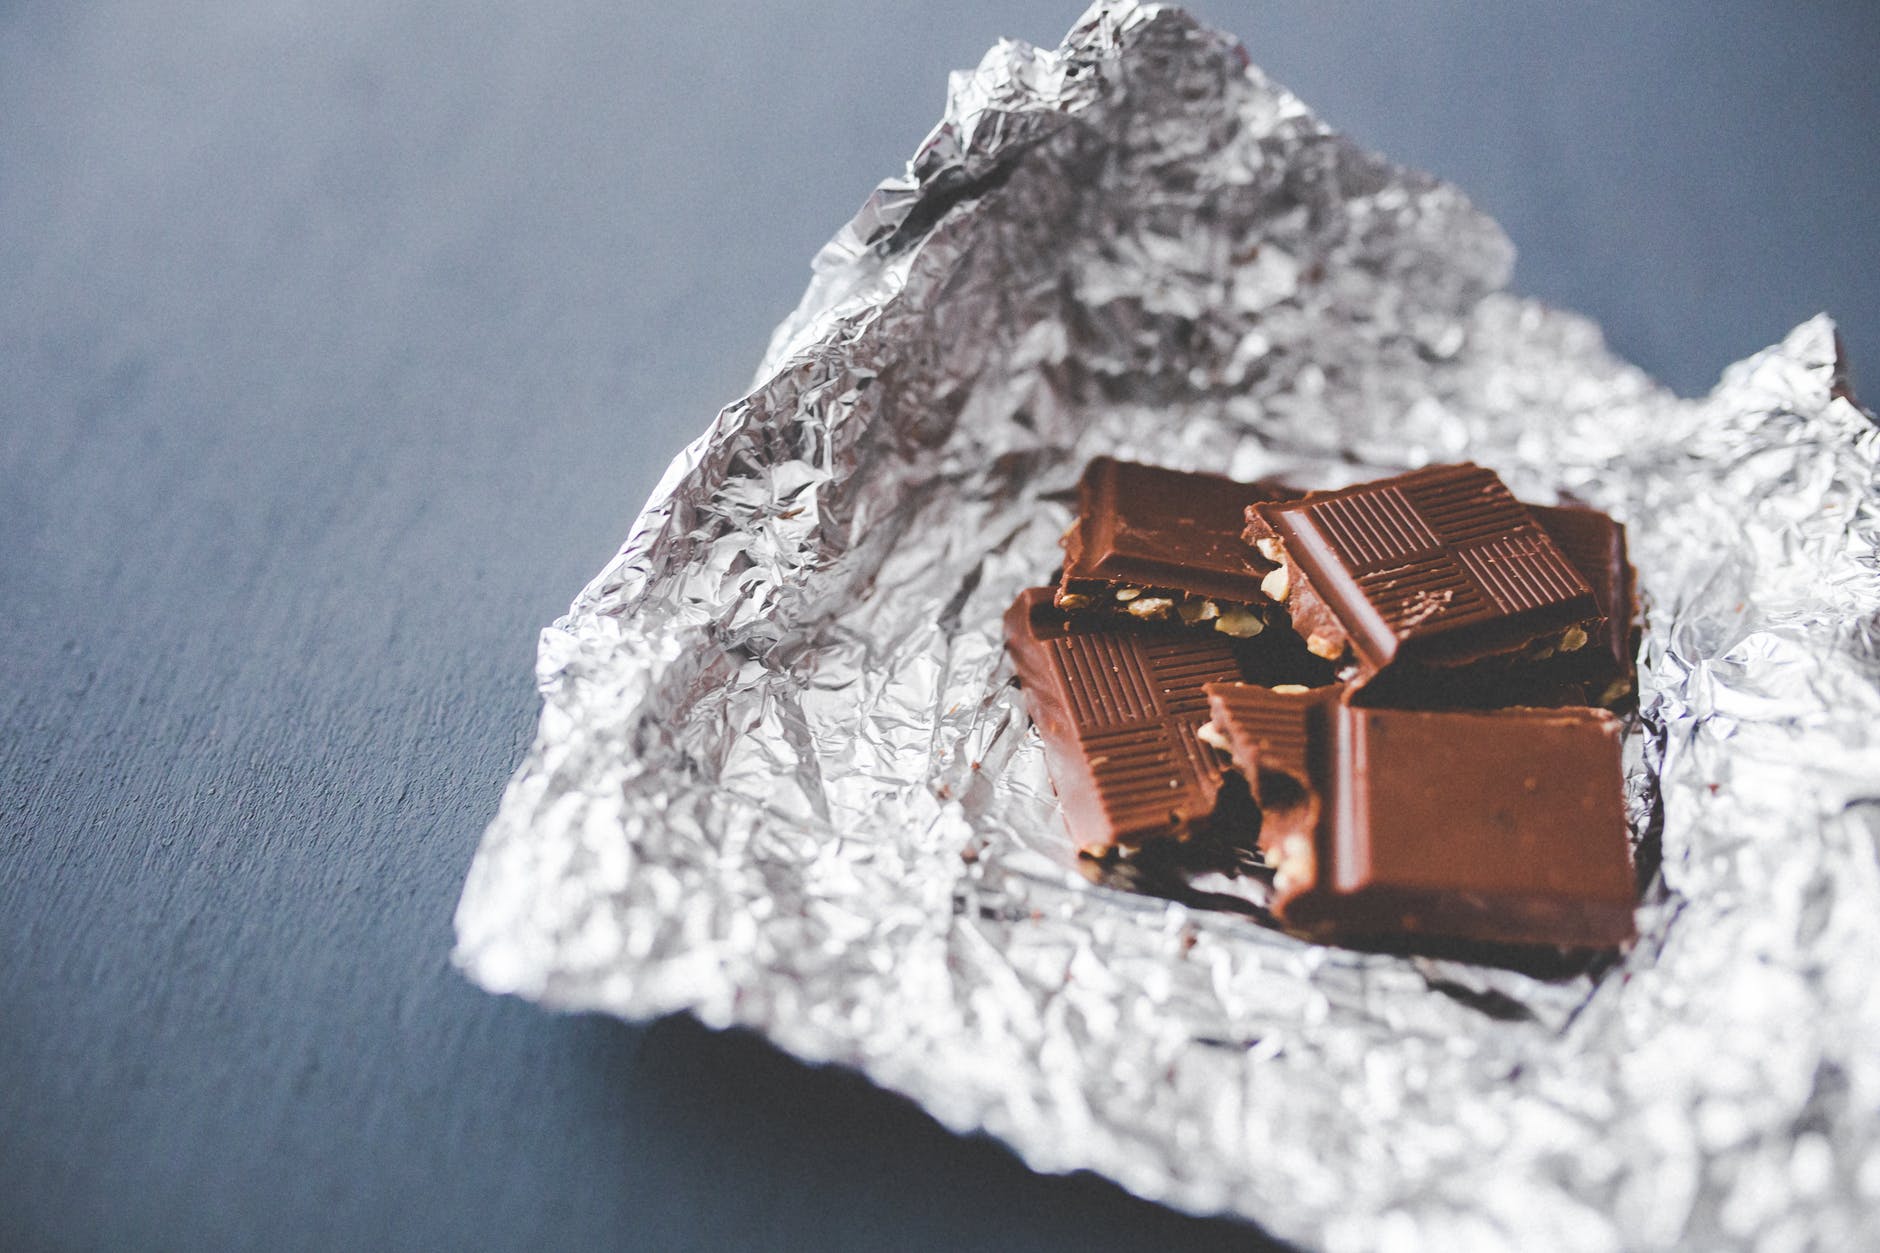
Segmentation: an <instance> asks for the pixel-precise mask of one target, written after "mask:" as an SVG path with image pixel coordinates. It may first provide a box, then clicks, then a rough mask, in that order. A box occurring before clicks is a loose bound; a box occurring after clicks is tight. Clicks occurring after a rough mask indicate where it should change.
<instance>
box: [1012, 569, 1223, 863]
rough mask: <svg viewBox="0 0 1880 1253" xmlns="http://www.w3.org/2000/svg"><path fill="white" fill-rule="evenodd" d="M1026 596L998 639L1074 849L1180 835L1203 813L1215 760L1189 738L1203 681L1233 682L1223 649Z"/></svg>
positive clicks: (1189, 634)
mask: <svg viewBox="0 0 1880 1253" xmlns="http://www.w3.org/2000/svg"><path fill="white" fill-rule="evenodd" d="M1051 598H1052V593H1051V589H1049V588H1032V589H1030V590H1028V591H1025V592H1022V593H1020V594H1019V598H1018V599H1017V601H1015V602H1014V603H1013V605H1012V607H1011V608H1010V609H1009V610H1007V611H1006V615H1005V642H1006V647H1007V649H1008V650H1009V651H1010V652H1011V654H1012V660H1013V664H1014V666H1015V667H1016V669H1017V671H1018V679H1019V686H1020V689H1021V691H1022V692H1023V694H1024V698H1025V704H1026V708H1027V709H1028V710H1029V711H1030V713H1031V719H1032V722H1033V723H1034V724H1036V726H1037V728H1038V731H1039V734H1040V735H1041V736H1042V737H1043V739H1044V750H1045V760H1046V762H1047V764H1048V765H1049V767H1050V770H1051V780H1052V782H1053V784H1055V785H1056V787H1057V793H1058V800H1059V802H1060V803H1061V804H1062V805H1063V807H1064V817H1065V821H1066V823H1067V824H1068V825H1069V827H1070V830H1071V835H1072V837H1073V838H1074V839H1075V840H1076V842H1077V846H1078V848H1079V849H1080V850H1081V851H1083V852H1086V853H1090V854H1092V855H1102V854H1105V853H1107V852H1109V851H1110V850H1112V849H1115V848H1117V847H1135V846H1138V845H1140V844H1143V843H1145V842H1148V841H1153V840H1163V839H1180V838H1185V837H1186V836H1188V835H1189V834H1191V833H1192V832H1194V831H1195V830H1197V829H1198V828H1200V827H1201V826H1203V825H1204V824H1206V823H1207V821H1208V820H1209V818H1210V817H1211V816H1212V815H1213V813H1214V810H1215V805H1216V801H1217V799H1218V797H1219V794H1220V790H1221V780H1222V776H1223V773H1224V769H1225V762H1224V761H1223V760H1222V758H1221V757H1220V755H1219V754H1217V753H1216V752H1215V751H1214V750H1213V749H1212V748H1210V747H1208V745H1206V744H1204V743H1202V742H1201V740H1200V739H1199V738H1197V736H1196V732H1197V731H1198V730H1199V729H1200V727H1201V726H1202V725H1203V724H1204V723H1206V722H1207V720H1208V702H1207V696H1206V694H1205V692H1204V691H1203V688H1204V687H1205V685H1206V684H1208V683H1210V682H1220V681H1235V680H1238V679H1240V678H1241V676H1242V668H1241V664H1240V661H1239V659H1238V657H1237V656H1236V653H1235V649H1234V647H1233V644H1234V641H1232V640H1231V639H1229V638H1228V637H1226V636H1222V635H1215V634H1213V633H1211V632H1202V631H1191V630H1187V629H1185V628H1183V627H1181V626H1180V625H1179V624H1175V625H1163V626H1159V627H1158V626H1151V625H1146V624H1140V623H1124V622H1112V621H1108V620H1105V619H1100V618H1077V617H1073V616H1069V615H1066V614H1065V613H1063V612H1062V611H1061V610H1059V609H1057V608H1055V607H1054V606H1053V605H1052V603H1051Z"/></svg>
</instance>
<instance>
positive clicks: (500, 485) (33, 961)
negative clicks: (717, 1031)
mask: <svg viewBox="0 0 1880 1253" xmlns="http://www.w3.org/2000/svg"><path fill="white" fill-rule="evenodd" d="M808 7H809V6H786V5H750V6H744V5H737V4H692V5H686V6H653V5H643V6H641V5H632V4H628V5H621V4H607V3H600V2H599V0H595V2H593V3H584V2H582V0H537V2H536V3H532V4H528V5H515V6H502V5H495V4H469V3H442V2H427V0H397V2H392V0H335V2H333V3H325V4H318V5H315V4H300V3H287V2H286V0H264V2H252V3H243V2H238V0H230V2H229V3H225V4H202V3H177V2H152V3H108V2H107V3H96V4H90V5H76V4H67V3H60V2H58V0H12V2H5V3H0V1247H4V1248H8V1249H14V1248H143V1247H149V1248H219V1247H230V1248H235V1247H266V1248H294V1247H324V1248H342V1247H343V1248H380V1247H386V1248H389V1247H413V1248H442V1247H477V1248H492V1249H503V1248H544V1247H590V1246H607V1247H621V1248H656V1249H693V1248H696V1249H721V1248H740V1247H764V1248H771V1247H775V1248H804V1249H824V1248H829V1249H886V1248H1000V1249H1033V1248H1036V1249H1053V1248H1064V1249H1071V1248H1077V1249H1092V1248H1103V1249H1162V1248H1169V1247H1195V1248H1229V1247H1244V1246H1245V1245H1246V1244H1247V1243H1248V1242H1249V1241H1250V1240H1251V1239H1252V1236H1251V1234H1250V1232H1249V1230H1248V1229H1247V1228H1244V1227H1236V1226H1232V1225H1229V1224H1226V1223H1219V1222H1201V1221H1197V1220H1192V1219H1186V1218H1181V1217H1178V1216H1176V1215H1173V1214H1171V1213H1169V1212H1167V1211H1164V1210H1161V1209H1158V1208H1156V1207H1154V1206H1150V1205H1147V1204H1144V1203H1142V1202H1138V1201H1135V1200H1133V1199H1131V1198H1128V1197H1126V1196H1125V1195H1124V1194H1122V1193H1121V1192H1120V1191H1118V1190H1117V1189H1115V1188H1113V1187H1111V1186H1110V1185H1108V1184H1107V1183H1103V1182H1101V1181H1098V1180H1095V1179H1092V1178H1088V1177H1083V1178H1072V1179H1044V1178H1039V1177H1036V1176H1033V1175H1031V1174H1030V1173H1029V1172H1027V1171H1026V1170H1025V1169H1024V1168H1023V1167H1022V1166H1020V1165H1019V1164H1018V1163H1017V1162H1016V1161H1015V1160H1014V1159H1013V1158H1011V1157H1010V1156H1009V1155H1008V1154H1006V1153H1005V1152H1004V1151H1003V1150H1002V1149H1000V1148H999V1147H998V1146H996V1145H994V1144H992V1143H990V1142H988V1141H984V1140H962V1139H956V1138H954V1137H951V1136H949V1135H947V1134H945V1133H944V1132H942V1131H941V1130H940V1129H939V1128H938V1127H937V1126H936V1125H935V1124H933V1123H932V1122H930V1121H928V1120H927V1119H926V1118H925V1116H924V1115H922V1114H920V1113H919V1112H918V1111H916V1110H914V1109H913V1108H911V1107H910V1106H908V1105H906V1104H904V1103H902V1102H900V1101H898V1100H896V1099H894V1098H891V1097H888V1096H885V1095H883V1094H881V1093H878V1092H876V1091H874V1090H873V1089H871V1088H869V1087H868V1086H867V1085H865V1084H864V1083H862V1082H861V1081H860V1080H858V1079H855V1078H853V1077H852V1076H848V1075H845V1074H842V1073H840V1072H830V1071H812V1070H809V1069H806V1068H804V1067H801V1066H799V1065H797V1064H796V1063H795V1062H792V1061H790V1060H788V1059H786V1058H784V1057H782V1056H781V1055H779V1054H777V1053H775V1052H774V1051H772V1050H771V1049H769V1047H768V1046H767V1045H764V1044H763V1043H762V1042H760V1041H757V1040H755V1039H752V1038H749V1037H745V1036H740V1035H714V1034H712V1033H709V1032H706V1031H704V1030H703V1029H702V1028H700V1027H698V1026H697V1025H696V1024H694V1023H691V1022H690V1021H687V1020H673V1021H668V1022H666V1023H662V1024H658V1025H655V1026H652V1027H650V1028H648V1027H629V1026H625V1025H621V1024H617V1023H613V1022H610V1021H605V1020H600V1019H594V1018H580V1017H566V1016H556V1015H552V1014H548V1013H545V1012H543V1011H541V1010H538V1009H536V1008H534V1007H532V1006H530V1005H526V1004H522V1003H517V1002H513V1001H505V1000H500V999H497V998H494V997H490V996H487V995H485V994H484V993H482V992H480V991H478V990H476V989H474V988H472V987H471V986H469V985H468V984H466V983H465V982H463V981H462V980H461V979H460V978H459V977H458V976H457V975H456V974H455V973H454V972H453V971H452V969H451V968H450V966H449V965H448V961H447V952H448V949H449V945H450V942H451V931H450V919H451V912H452V909H453V907H454V905H455V902H456V898H457V892H458V888H459V885H460V883H461V879H462V875H463V872H464V869H465V867H466V865H467V863H468V861H469V857H470V853H471V850H472V848H473V847H474V845H475V843H476V840H477V838H478V836H479V834H480V833H481V830H482V828H483V825H484V824H485V823H486V822H487V821H488V819H489V817H490V816H491V814H492V812H493V811H494V807H495V804H496V799H497V796H498V793H499V791H500V789H501V787H502V784H503V782H504V780H505V779H506V777H507V776H508V774H509V772H510V770H511V769H512V768H513V767H514V765H515V763H516V761H517V760H518V757H519V755H520V753H521V751H522V749H523V746H524V744H525V743H526V741H527V739H528V737H529V735H530V733H531V730H532V727H533V723H534V720H535V713H536V701H535V697H534V694H533V692H532V689H531V685H530V668H531V661H532V655H533V650H534V644H535V632H536V629H537V628H538V627H539V626H540V625H542V624H543V623H545V622H546V621H547V620H549V619H550V618H552V617H553V616H554V615H555V614H556V613H557V612H559V610H560V609H561V608H562V607H563V606H564V605H565V604H566V602H567V600H568V598H569V597H570V596H571V595H572V594H573V593H574V591H575V590H576V589H577V588H578V587H579V586H580V584H581V583H582V582H583V581H585V579H586V578H587V577H588V575H589V574H591V573H592V572H593V571H594V570H596V569H597V568H598V567H599V566H600V565H601V563H602V562H603V561H604V560H605V559H606V558H607V557H608V556H609V555H610V554H611V553H612V551H613V549H614V548H615V546H616V545H617V543H618V542H619V540H620V539H621V538H622V537H623V536H624V535H625V533H626V530H627V528H628V525H629V522H630V521H631V519H632V517H633V515H634V513H635V511H636V510H637V508H638V506H639V504H640V503H641V501H642V500H643V499H644V497H645V495H646V493H647V491H648V490H649V489H650V488H651V486H652V484H653V483H654V481H655V479H656V478H657V476H658V474H659V472H660V470H661V469H662V468H663V466H664V464H665V462H666V461H667V459H668V458H669V457H670V456H671V455H672V454H673V453H674V452H675V451H677V449H678V448H679V447H680V445H681V444H682V443H683V442H684V441H685V440H686V439H687V438H688V437H689V436H690V435H691V434H692V433H694V432H695V431H696V430H697V429H698V428H699V427H701V426H702V425H703V423H704V422H705V421H706V420H707V418H708V417H709V416H710V414H711V413H712V412H713V411H714V410H715V409H716V408H717V407H718V406H719V405H720V404H722V403H723V402H725V401H727V400H728V399H730V398H731V397H732V396H734V395H735V394H736V393H737V391H738V390H739V389H740V388H741V386H742V385H743V383H744V382H745V380H746V379H747V377H748V374H749V371H750V370H751V368H752V366H753V365H754V363H755V361H756V359H757V356H758V353H759V351H760V349H761V346H762V344H763V342H764V339H765V337H766V334H767V332H768V330H769V328H770V327H771V326H772V325H773V324H774V323H775V321H776V320H777V319H778V318H779V317H781V316H782V314H783V313H784V312H785V311H786V310H787V309H788V308H789V307H790V306H791V305H792V304H793V303H794V301H795V298H796V296H797V294H798V292H799V291H800V289H801V286H802V284H803V282H804V280H805V278H806V275H807V270H806V263H807V260H808V258H809V257H810V255H811V254H812V253H813V251H814V250H815V248H816V247H817V246H818V245H819V244H820V243H821V242H822V241H823V240H824V239H825V238H826V237H827V236H828V235H830V234H831V233H832V232H833V231H834V230H835V228H836V227H837V226H838V225H840V223H841V222H842V221H843V220H844V219H845V218H846V217H847V216H848V214H849V213H850V212H851V211H852V210H853V209H854V208H855V206H856V205H857V204H858V203H859V202H860V200H861V199H862V197H863V196H864V195H865V193H866V192H867V191H868V189H869V188H870V186H871V185H872V184H873V183H874V182H875V181H876V180H877V179H878V178H880V177H882V176H884V175H887V174H890V173H892V172H894V171H896V170H897V169H898V168H899V166H900V163H901V162H902V161H903V160H904V159H905V158H906V157H907V155H908V154H909V153H911V152H912V150H913V148H914V145H915V144H916V143H917V142H918V140H919V139H920V137H921V136H922V134H923V133H924V132H925V131H926V129H927V127H928V126H929V125H930V124H931V123H932V121H933V120H934V119H935V117H936V116H937V115H938V111H939V105H940V98H941V92H942V88H943V84H944V75H945V71H947V70H948V69H950V68H956V67H963V66H968V65H971V64H973V63H974V62H976V61H977V59H978V57H979V54H980V53H981V52H982V51H983V49H984V48H985V46H986V45H987V44H989V43H990V42H991V40H992V39H993V38H994V37H995V36H998V35H1012V36H1018V37H1023V38H1027V39H1030V40H1033V41H1034V42H1055V41H1056V39H1057V38H1058V36H1059V35H1060V34H1061V33H1062V31H1063V29H1064V28H1065V27H1066V26H1068V25H1069V24H1070V22H1071V21H1072V19H1073V18H1074V17H1075V16H1076V10H1075V8H1074V7H1073V6H1072V5H1068V4H1055V3H1053V4H1046V3H1036V2H1027V3H1022V4H1003V5H998V4H992V3H989V2H988V0H969V2H965V3H954V4H947V5H934V4H925V3H918V2H916V0H894V2H893V3H877V4H863V3H860V2H859V0H843V2H841V3H830V4H824V5H819V6H815V7H814V9H813V11H810V12H803V13H799V12H795V11H793V10H795V9H797V8H808ZM1568 10H1570V12H1569V11H1568ZM1647 10H1649V11H1647ZM1204 14H1205V16H1208V17H1209V18H1211V19H1212V20H1214V21H1215V22H1216V23H1218V24H1220V25H1223V26H1225V27H1227V28H1229V29H1231V30H1233V31H1235V32H1236V33H1238V34H1240V35H1241V36H1242V37H1243V38H1244V39H1246V40H1247V42H1248V44H1249V45H1250V47H1251V49H1252V52H1253V55H1254V57H1255V59H1256V60H1258V61H1259V62H1261V63H1262V64H1264V65H1265V66H1266V67H1267V68H1268V69H1269V70H1270V71H1271V72H1272V73H1273V74H1274V75H1275V76H1276V77H1278V78H1279V79H1281V80H1282V81H1284V82H1287V83H1289V84H1290V85H1292V86H1293V87H1294V88H1295V89H1297V90H1298V91H1300V92H1301V94H1303V95H1304V96H1305V97H1306V98H1307V99H1308V100H1309V101H1311V102H1312V103H1314V104H1315V105H1316V106H1317V107H1318V108H1319V109H1320V110H1321V112H1322V113H1323V114H1324V115H1325V116H1326V117H1328V118H1329V119H1331V120H1332V121H1333V122H1335V123H1337V124H1339V125H1341V126H1343V127H1344V128H1346V129H1347V130H1349V131H1350V132H1351V133H1353V134H1355V135H1356V136H1358V137H1359V138H1360V139H1362V140H1363V141H1365V142H1367V143H1369V144H1371V145H1373V146H1375V147H1378V148H1381V149H1383V150H1385V151H1387V152H1389V153H1391V154H1392V155H1393V156H1396V157H1398V158H1399V159H1402V160H1405V161H1408V162H1411V163H1414V164H1419V165H1423V166H1425V167H1427V168H1430V169H1433V170H1435V171H1437V172H1438V173H1440V174H1443V175H1446V176H1448V177H1451V178H1453V179H1454V180H1456V181H1457V182H1459V183H1460V184H1462V185H1463V186H1464V187H1465V188H1467V189H1468V190H1469V191H1470V192H1471V193H1472V194H1473V195H1474V196H1475V197H1476V199H1477V200H1478V201H1479V202H1480V203H1481V204H1482V205H1484V206H1485V207H1486V208H1487V209H1489V210H1490V211H1491V212H1493V213H1495V214H1496V215H1497V216H1498V217H1499V218H1500V219H1501V221H1502V222H1503V223H1504V225H1506V227H1507V228H1508V230H1509V232H1510V234H1511V235H1512V236H1513V237H1514V239H1515V241H1516V242H1517V244H1519V245H1520V247H1521V249H1522V262H1521V265H1520V270H1519V274H1518V284H1519V286H1520V287H1521V288H1522V289H1524V290H1526V291H1529V292H1532V293H1535V294H1538V295H1541V296H1544V297H1547V298H1549V299H1552V300H1555V301H1557V302H1559V303H1562V304H1566V305H1570V306H1573V307H1576V308H1578V309H1581V310H1583V311H1585V312H1588V313H1590V314H1593V315H1595V316H1597V317H1598V318H1600V319H1601V320H1602V321H1603V322H1604V324H1605V326H1606V328H1607V330H1608V333H1609V337H1610V339H1611V341H1612V342H1613V344H1614V345H1615V346H1616V347H1617V348H1618V349H1619V350H1621V351H1622V352H1624V353H1626V354H1627V355H1629V356H1631V357H1632V358H1634V359H1635V360H1637V361H1638V362H1639V363H1640V364H1642V365H1644V366H1646V367H1647V368H1648V369H1650V370H1652V371H1654V372H1655V373H1657V374H1658V375H1659V376H1660V377H1661V378H1663V379H1665V380H1666V381H1668V382H1669V383H1671V384H1672V385H1674V386H1676V387H1677V388H1679V389H1680V390H1683V391H1687V392H1694V391H1701V390H1702V389H1704V388H1705V387H1707V386H1708V385H1709V383H1710V381H1711V380H1712V379H1713V378H1714V377H1715V374H1716V372H1717V370H1718V369H1719V368H1720V367H1721V366H1723V365H1724V364H1725V363H1726V362H1728V361H1730V360H1732V359H1734V358H1736V357H1738V356H1741V355H1744V354H1746V353H1748V352H1751V351H1753V350H1755V349H1756V348H1758V347H1760V346H1762V345H1764V344H1765V343H1768V342H1769V341H1772V340H1774V339H1776V338H1778V337H1779V336H1781V335H1782V334H1783V333H1784V332H1785V331H1786V330H1787V329H1788V328H1789V327H1790V326H1791V325H1793V324H1794V323H1795V322H1797V321H1799V320H1801V319H1802V318H1804V317H1806V316H1808V315H1810V314H1812V313H1814V312H1816V311H1817V310H1819V309H1823V308H1825V309H1827V310H1829V311H1830V312H1832V313H1834V314H1836V315H1837V316H1838V317H1839V318H1840V319H1841V320H1842V323H1843V326H1844V328H1845V331H1846V338H1847V340H1848V343H1849V346H1850V348H1851V349H1852V351H1853V354H1854V357H1855V360H1856V365H1857V367H1858V365H1859V364H1860V362H1861V361H1863V360H1864V361H1866V362H1868V363H1869V364H1871V363H1873V362H1874V361H1875V360H1876V358H1880V236H1877V235H1876V232H1875V230H1874V228H1873V225H1872V222H1871V218H1872V214H1873V211H1874V207H1875V205H1876V204H1880V174H1877V173H1876V170H1877V169H1880V163H1876V161H1875V159H1874V158H1875V156H1876V143H1875V133H1876V129H1875V128H1876V122H1880V107H1877V103H1876V91H1875V73H1874V67H1875V65H1876V61H1877V57H1876V54H1880V6H1875V5H1872V4H1870V3H1865V2H1860V0H1852V2H1848V3H1840V4H1834V3H1816V4H1810V5H1798V4H1786V3H1777V2H1774V0H1769V2H1765V3H1713V2H1700V0H1688V2H1680V3H1661V4H1658V5H1654V6H1632V5H1619V4H1591V5H1575V6H1560V5H1556V4H1553V3H1541V2H1539V0H1522V2H1521V3H1504V4H1501V5H1497V6H1486V5H1481V6H1475V5H1471V6H1462V5H1412V4H1381V5H1367V6H1360V5H1355V4H1320V3H1308V2H1306V0H1291V2H1286V3H1279V2H1275V3H1265V4H1258V5H1253V4H1230V3H1227V2H1226V0H1219V2H1217V3H1212V4H1210V5H1208V6H1207V7H1206V9H1205V10H1204ZM1873 369H1874V370H1875V371H1880V366H1874V367H1873Z"/></svg>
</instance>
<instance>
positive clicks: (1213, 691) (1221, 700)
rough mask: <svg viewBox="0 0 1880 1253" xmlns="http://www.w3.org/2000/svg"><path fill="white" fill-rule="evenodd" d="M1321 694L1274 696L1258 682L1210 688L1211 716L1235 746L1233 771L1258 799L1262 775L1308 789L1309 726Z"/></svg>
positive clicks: (1283, 694) (1321, 698)
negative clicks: (1279, 777)
mask: <svg viewBox="0 0 1880 1253" xmlns="http://www.w3.org/2000/svg"><path fill="white" fill-rule="evenodd" d="M1324 691H1325V689H1319V690H1318V692H1275V691H1274V690H1273V689H1272V688H1269V687H1262V686H1260V685H1258V684H1254V683H1210V684H1209V685H1208V688H1207V696H1208V706H1209V711H1210V713H1211V714H1212V716H1213V721H1214V725H1215V726H1217V727H1219V728H1220V729H1221V731H1222V732H1223V733H1224V734H1225V735H1226V736H1227V738H1228V742H1229V743H1230V744H1232V745H1233V748H1232V756H1233V760H1234V766H1235V768H1236V769H1238V770H1239V771H1240V772H1241V773H1242V774H1244V775H1246V776H1247V780H1248V783H1249V784H1250V785H1251V786H1253V787H1254V789H1255V792H1254V796H1255V798H1256V799H1258V797H1259V791H1258V787H1259V783H1258V778H1257V775H1258V772H1259V771H1262V770H1268V771H1274V772H1276V773H1279V774H1284V775H1289V776H1291V777H1292V778H1294V779H1297V780H1299V782H1300V783H1302V784H1309V782H1310V779H1311V775H1310V773H1309V772H1308V769H1307V766H1306V743H1307V722H1308V721H1309V719H1310V717H1311V714H1312V710H1313V708H1314V707H1315V706H1317V705H1319V704H1320V703H1322V701H1323V700H1324V695H1323V693H1324Z"/></svg>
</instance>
